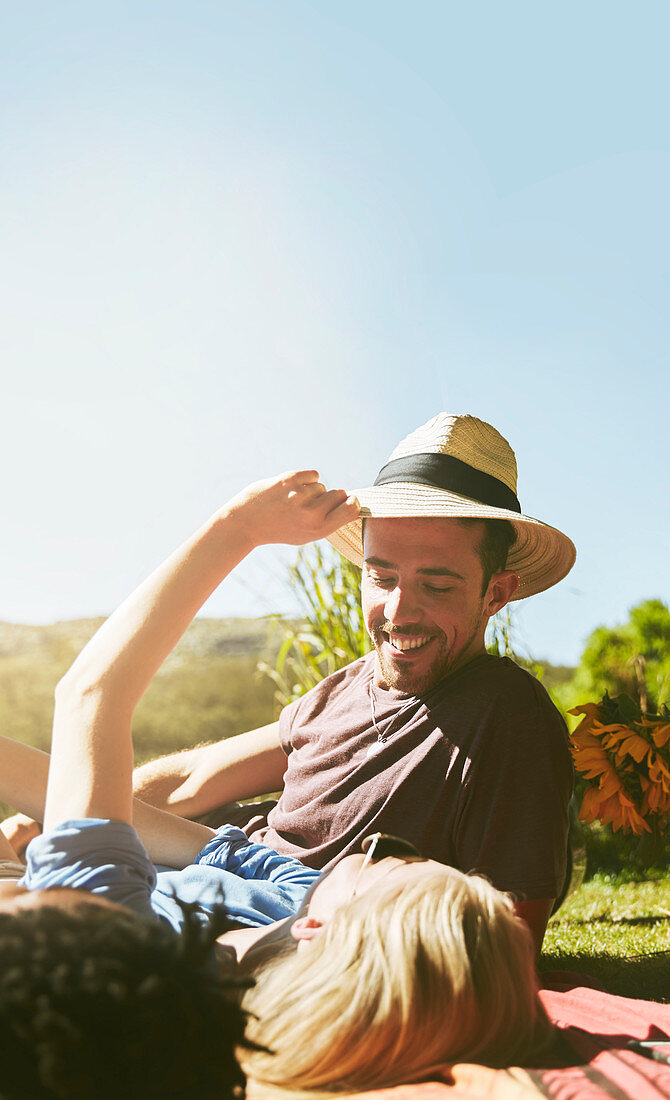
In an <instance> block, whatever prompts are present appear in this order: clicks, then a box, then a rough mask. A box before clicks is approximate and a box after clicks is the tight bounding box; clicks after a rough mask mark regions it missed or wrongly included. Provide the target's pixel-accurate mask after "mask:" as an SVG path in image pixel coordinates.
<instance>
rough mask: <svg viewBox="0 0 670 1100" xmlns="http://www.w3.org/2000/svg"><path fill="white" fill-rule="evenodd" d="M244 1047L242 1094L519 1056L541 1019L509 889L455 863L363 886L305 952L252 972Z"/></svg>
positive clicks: (412, 1077)
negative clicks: (379, 886)
mask: <svg viewBox="0 0 670 1100" xmlns="http://www.w3.org/2000/svg"><path fill="white" fill-rule="evenodd" d="M244 1007H245V1008H247V1009H249V1010H250V1011H251V1012H252V1013H253V1014H254V1017H255V1019H253V1020H252V1022H251V1025H250V1027H249V1029H248V1035H249V1038H251V1039H253V1040H255V1041H256V1042H258V1043H261V1044H263V1045H264V1046H265V1047H267V1048H268V1049H269V1050H270V1051H272V1053H271V1054H266V1053H263V1052H258V1051H256V1052H254V1051H241V1052H240V1060H241V1063H242V1067H243V1069H244V1070H245V1072H246V1073H247V1075H248V1077H249V1078H250V1082H252V1088H251V1095H272V1094H274V1093H281V1092H290V1093H291V1094H292V1095H300V1094H301V1093H304V1094H305V1095H310V1094H312V1095H313V1094H317V1095H318V1094H319V1093H322V1092H338V1091H339V1092H343V1091H346V1092H353V1091H361V1090H363V1089H370V1088H374V1087H382V1086H390V1085H396V1084H402V1083H404V1082H410V1081H417V1080H420V1079H422V1078H425V1077H428V1076H430V1075H431V1073H434V1072H436V1071H437V1070H438V1069H439V1068H440V1067H442V1068H443V1067H444V1066H445V1064H446V1065H449V1064H453V1063H454V1062H457V1061H459V1062H462V1061H475V1062H480V1063H483V1064H486V1065H491V1066H502V1065H509V1064H511V1063H517V1064H518V1063H523V1062H524V1061H527V1060H528V1059H529V1058H532V1056H533V1052H534V1050H536V1049H537V1048H538V1045H539V1044H540V1043H542V1042H543V1041H545V1040H546V1038H547V1035H548V1033H549V1031H550V1025H549V1023H548V1021H547V1018H546V1016H545V1015H544V1012H543V1011H542V1008H541V1006H540V1004H539V1001H538V998H537V991H536V984H535V973H534V965H533V947H532V942H531V938H530V934H529V933H528V930H527V928H526V927H525V925H524V924H523V923H522V922H521V921H520V920H519V919H518V918H517V917H516V916H515V914H514V910H513V908H512V905H511V902H510V901H509V899H508V898H506V897H505V896H504V895H503V894H500V893H499V892H498V891H497V890H494V889H493V887H492V886H490V885H489V883H488V882H486V881H485V880H484V879H482V878H479V877H475V876H467V875H463V874H461V873H460V872H458V871H450V872H449V874H448V875H446V876H445V874H444V873H443V872H440V871H435V872H434V873H433V874H422V875H417V876H416V880H415V881H414V882H412V883H411V884H409V885H408V884H407V882H406V881H403V883H402V884H400V885H388V886H387V887H386V888H385V889H384V890H383V891H380V892H379V893H375V894H374V895H372V894H363V895H361V896H360V897H359V898H357V899H355V900H354V901H353V902H351V903H350V904H349V905H347V906H346V907H345V908H343V909H342V910H340V911H339V912H338V913H336V914H335V916H334V917H333V920H332V921H331V922H330V924H329V925H328V926H327V928H326V929H325V930H324V932H323V933H322V935H321V936H319V937H318V938H317V939H316V940H314V941H312V944H311V947H310V949H309V950H308V951H305V952H304V953H303V952H299V953H296V952H295V951H294V952H292V953H291V954H289V955H286V956H284V957H283V958H280V959H279V960H276V961H275V962H274V963H272V964H271V965H270V967H269V968H267V969H266V970H264V971H263V973H261V974H260V975H258V976H257V985H256V987H255V989H253V990H252V991H251V992H250V993H249V994H248V995H247V997H246V998H245V1002H244Z"/></svg>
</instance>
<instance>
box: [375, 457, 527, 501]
mask: <svg viewBox="0 0 670 1100" xmlns="http://www.w3.org/2000/svg"><path fill="white" fill-rule="evenodd" d="M403 481H404V482H410V483H413V484H414V483H415V484H417V485H432V486H434V487H435V488H436V489H445V490H446V491H447V492H450V493H458V494H459V495H460V496H464V497H470V498H471V499H472V500H476V501H478V502H479V503H480V504H489V505H491V507H493V508H506V509H507V510H508V511H510V512H519V513H521V505H520V504H519V501H518V499H517V497H516V495H515V494H514V493H513V492H512V490H511V489H510V488H508V486H507V485H505V484H504V483H503V482H502V481H499V480H498V478H497V477H493V476H492V474H485V473H484V472H483V471H482V470H476V469H475V468H474V466H469V465H468V463H467V462H463V461H461V459H460V458H454V456H453V455H443V454H418V455H407V456H406V457H405V458H396V459H394V460H393V461H392V462H387V463H386V465H385V466H382V468H381V470H380V471H379V474H378V475H377V479H376V481H375V485H391V484H393V483H394V482H403Z"/></svg>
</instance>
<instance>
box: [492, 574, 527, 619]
mask: <svg viewBox="0 0 670 1100" xmlns="http://www.w3.org/2000/svg"><path fill="white" fill-rule="evenodd" d="M518 587H519V577H518V575H517V574H516V573H513V572H512V570H511V569H505V570H504V571H503V572H502V573H494V574H493V576H492V577H491V580H490V581H489V586H488V588H487V589H486V596H485V598H484V604H485V610H486V614H487V615H488V617H489V618H491V616H492V615H495V614H496V612H497V611H500V609H501V608H502V607H504V606H505V604H506V603H509V601H510V600H511V599H512V596H513V595H514V593H515V592H516V590H517V588H518Z"/></svg>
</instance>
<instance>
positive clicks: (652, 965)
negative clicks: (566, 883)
mask: <svg viewBox="0 0 670 1100" xmlns="http://www.w3.org/2000/svg"><path fill="white" fill-rule="evenodd" d="M540 968H541V970H570V971H578V972H580V973H583V974H587V975H589V976H590V977H592V978H595V979H596V980H597V981H599V982H600V983H601V984H602V985H603V986H604V987H605V988H606V989H607V990H608V991H609V992H610V993H618V994H620V995H622V996H625V997H642V998H644V999H646V1000H652V1001H664V1002H668V1001H670V876H669V875H668V874H667V872H666V873H665V875H664V876H662V877H661V876H657V877H655V878H654V879H652V880H650V881H641V882H626V881H623V876H617V877H615V876H608V875H596V876H595V877H594V878H592V879H591V880H590V881H589V882H586V883H584V884H583V885H582V886H581V887H580V888H579V890H577V891H576V892H575V893H574V894H573V895H572V896H571V897H569V898H568V900H567V901H566V902H565V903H564V905H563V906H562V907H561V909H560V910H559V911H558V913H557V914H556V916H555V917H553V918H552V920H551V921H550V923H549V928H548V929H547V934H546V936H545V939H544V947H543V951H542V961H541V967H540Z"/></svg>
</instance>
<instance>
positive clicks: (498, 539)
mask: <svg viewBox="0 0 670 1100" xmlns="http://www.w3.org/2000/svg"><path fill="white" fill-rule="evenodd" d="M460 523H462V524H463V526H464V527H471V526H472V525H473V524H474V523H481V524H483V527H484V532H483V534H482V537H481V539H480V542H479V545H478V546H477V553H478V554H479V560H480V562H481V563H482V573H483V576H482V595H484V593H485V592H486V589H487V588H488V586H489V581H490V580H491V577H492V576H493V574H494V573H501V572H502V570H503V569H506V568H507V556H508V554H509V552H510V550H511V548H512V546H513V545H514V543H515V542H516V531H515V530H514V527H513V526H512V524H511V523H510V522H509V520H506V519H462V520H460Z"/></svg>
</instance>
